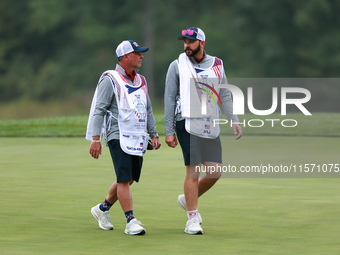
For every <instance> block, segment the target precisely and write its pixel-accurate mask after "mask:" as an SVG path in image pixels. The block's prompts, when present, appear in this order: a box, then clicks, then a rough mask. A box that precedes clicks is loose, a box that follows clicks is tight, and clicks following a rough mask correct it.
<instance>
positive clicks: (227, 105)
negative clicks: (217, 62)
mask: <svg viewBox="0 0 340 255" xmlns="http://www.w3.org/2000/svg"><path fill="white" fill-rule="evenodd" d="M222 84H228V80H227V77H226V75H225V72H224V70H223V80H222ZM219 95H220V98H221V101H222V105H221V108H222V110H223V112H224V114H225V115H226V116H227V118H228V120H229V121H232V123H233V124H232V129H233V132H234V135H237V137H236V138H235V139H236V140H238V139H240V138H241V136H242V128H241V126H240V125H239V124H238V123H239V119H238V117H237V116H236V115H234V114H233V98H232V95H231V91H230V90H229V89H227V88H221V89H220V93H219Z"/></svg>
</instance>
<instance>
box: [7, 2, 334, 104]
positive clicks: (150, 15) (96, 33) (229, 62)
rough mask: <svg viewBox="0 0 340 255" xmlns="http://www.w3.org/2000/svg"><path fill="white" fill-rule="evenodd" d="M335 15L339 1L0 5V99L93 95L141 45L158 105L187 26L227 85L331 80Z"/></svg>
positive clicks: (31, 3)
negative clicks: (200, 37)
mask: <svg viewBox="0 0 340 255" xmlns="http://www.w3.org/2000/svg"><path fill="white" fill-rule="evenodd" d="M339 10H340V1H339V0H302V1H295V0H275V1H266V0H260V1H250V0H239V1H237V0H211V1H206V0H186V1H181V0H172V1H156V0H145V1H134V0H125V1H124V0H96V1H93V0H18V1H15V4H13V1H11V0H2V1H0V37H1V40H0V90H1V93H0V101H1V102H7V101H11V100H16V99H20V98H29V99H33V100H38V101H45V100H50V99H56V98H64V97H68V96H72V95H73V94H74V93H78V92H84V91H94V88H95V86H96V83H97V80H98V78H99V76H100V74H101V73H102V72H103V71H105V70H107V69H114V68H115V65H116V63H117V60H116V57H115V49H116V47H117V45H118V44H119V43H120V42H121V41H122V40H126V39H133V40H136V41H137V42H138V43H139V44H140V45H141V46H147V47H150V50H149V52H147V53H145V55H144V56H145V58H144V59H143V66H142V68H141V70H140V72H141V73H142V74H144V75H145V76H146V77H147V80H148V84H149V88H150V94H151V96H152V97H153V98H160V97H162V96H163V92H164V82H165V75H166V72H167V68H168V66H169V64H170V62H171V61H173V60H174V59H176V58H177V57H178V55H179V54H180V53H181V52H182V51H183V43H182V42H181V41H178V40H177V38H178V36H179V35H180V33H181V30H182V29H186V28H188V27H190V26H198V27H200V28H201V29H202V30H203V31H204V32H205V34H206V47H205V50H206V51H207V53H208V54H210V55H216V56H218V57H220V58H221V59H222V60H223V61H224V66H225V70H226V73H227V76H228V77H232V78H245V77H255V78H258V77H308V78H312V77H318V78H321V77H338V76H339V70H340V54H339V50H340V43H339V42H340V33H339V27H340V16H339V15H338V11H339Z"/></svg>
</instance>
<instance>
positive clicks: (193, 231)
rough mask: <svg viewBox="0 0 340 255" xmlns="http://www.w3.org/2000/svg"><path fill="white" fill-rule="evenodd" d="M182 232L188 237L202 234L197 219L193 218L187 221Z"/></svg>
mask: <svg viewBox="0 0 340 255" xmlns="http://www.w3.org/2000/svg"><path fill="white" fill-rule="evenodd" d="M184 232H185V233H187V234H190V235H201V234H203V229H202V228H201V225H200V223H199V221H198V218H193V219H191V220H188V221H187V224H186V226H185V229H184Z"/></svg>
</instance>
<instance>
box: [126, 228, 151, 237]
mask: <svg viewBox="0 0 340 255" xmlns="http://www.w3.org/2000/svg"><path fill="white" fill-rule="evenodd" d="M124 233H125V234H127V235H132V236H141V235H145V233H146V232H145V230H144V229H143V230H142V231H141V232H138V233H132V232H129V231H127V230H126V229H125V231H124Z"/></svg>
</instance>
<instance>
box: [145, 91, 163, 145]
mask: <svg viewBox="0 0 340 255" xmlns="http://www.w3.org/2000/svg"><path fill="white" fill-rule="evenodd" d="M147 97H148V99H147V100H148V101H147V113H148V116H147V129H148V132H149V135H150V137H151V143H152V146H153V148H154V149H156V150H157V149H158V148H159V147H161V142H160V141H159V138H158V133H157V130H156V120H155V117H154V116H153V111H152V105H151V100H150V97H149V95H147Z"/></svg>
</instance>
